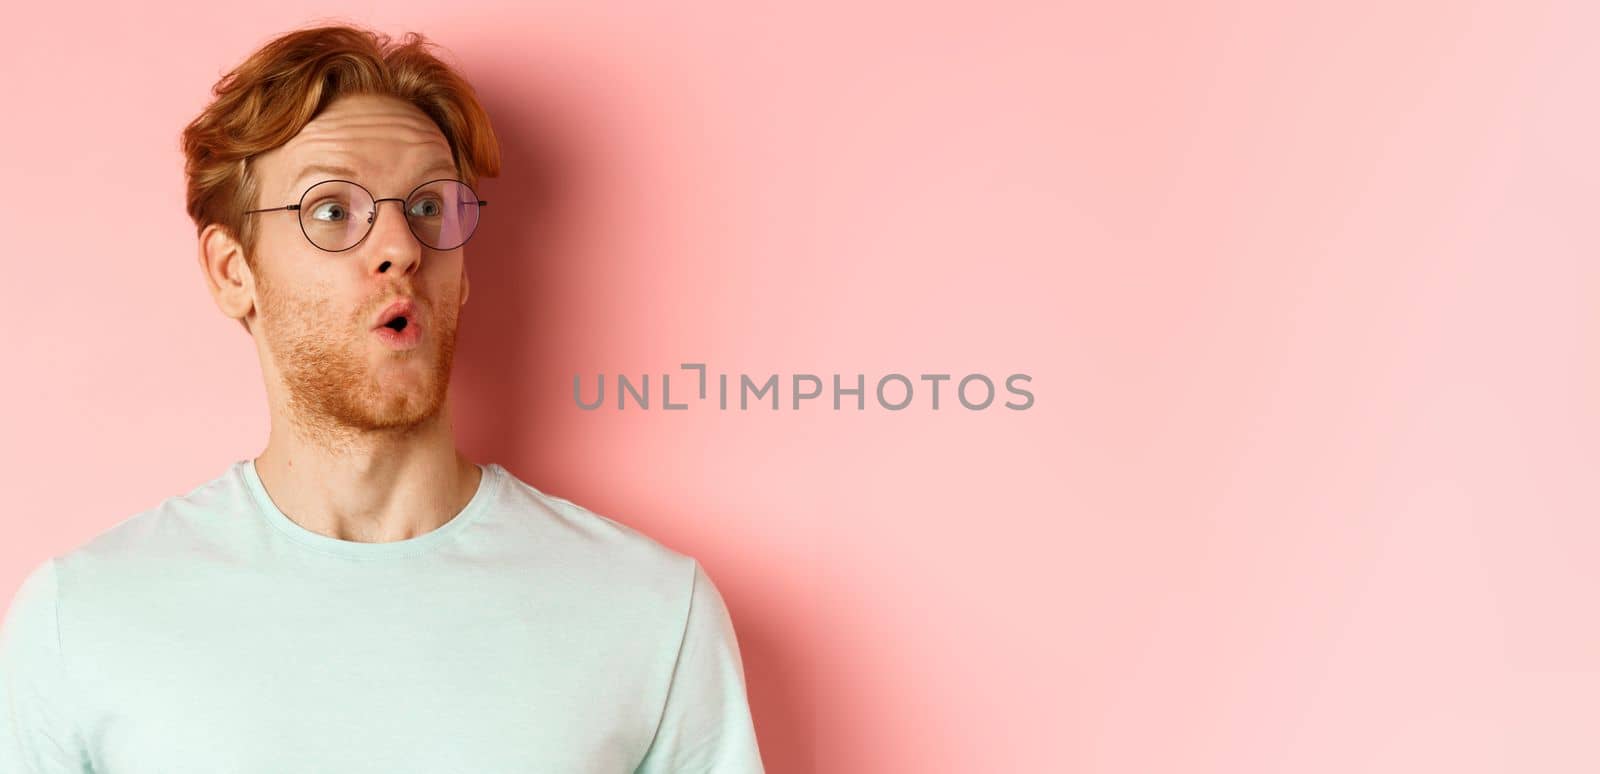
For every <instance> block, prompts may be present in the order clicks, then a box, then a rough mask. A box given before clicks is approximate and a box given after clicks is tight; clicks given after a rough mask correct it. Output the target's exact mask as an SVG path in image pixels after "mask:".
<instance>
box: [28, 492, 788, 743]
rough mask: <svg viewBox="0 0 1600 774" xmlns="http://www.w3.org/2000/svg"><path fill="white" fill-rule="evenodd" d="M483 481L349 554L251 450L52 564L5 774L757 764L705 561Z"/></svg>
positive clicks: (33, 613) (560, 504) (39, 598)
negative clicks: (298, 510)
mask: <svg viewBox="0 0 1600 774" xmlns="http://www.w3.org/2000/svg"><path fill="white" fill-rule="evenodd" d="M481 467H482V470H483V477H482V481H481V483H480V484H479V486H478V490H477V492H476V493H475V494H474V495H473V497H472V499H471V501H470V502H468V504H467V505H466V507H465V508H463V509H462V510H461V512H460V513H458V514H456V516H455V517H453V518H452V519H451V520H450V521H448V522H446V523H445V524H444V525H443V526H440V527H438V528H436V529H434V530H432V531H430V532H427V533H424V534H422V535H419V536H417V537H414V538H410V539H407V540H400V541H395V542H388V543H359V542H353V541H346V540H339V539H336V538H331V537H328V536H326V535H321V534H318V533H316V532H312V531H310V530H308V529H305V528H304V527H301V526H300V525H298V524H296V523H295V522H294V521H292V520H290V519H289V518H288V517H287V516H285V515H284V514H283V513H282V512H281V511H279V510H278V508H277V507H276V506H275V505H274V504H273V502H272V499H271V498H270V497H269V495H268V494H267V491H266V490H265V489H264V488H263V487H262V485H261V480H260V478H258V477H257V475H256V470H255V464H254V462H253V461H252V460H243V461H239V462H235V463H233V464H232V465H231V466H229V468H228V469H227V471H226V472H225V473H224V474H223V475H221V476H219V477H217V478H216V479H214V480H212V481H209V482H207V483H205V484H202V485H200V486H198V487H196V488H195V489H193V490H192V491H190V492H189V493H188V494H185V495H182V496H174V497H170V498H167V499H166V500H164V501H162V502H161V503H160V504H159V505H157V506H156V507H154V508H152V509H150V510H147V511H144V512H142V513H139V514H136V515H134V516H131V517H128V518H126V519H124V520H123V521H121V522H118V523H117V524H115V525H114V526H112V527H110V528H108V529H106V530H105V531H104V532H102V533H100V534H99V535H97V536H95V537H94V538H93V539H92V540H90V541H89V542H87V543H86V544H84V545H83V546H81V547H79V548H77V549H74V550H72V551H70V552H68V553H65V554H62V555H60V556H55V557H52V558H50V559H47V560H45V561H44V562H43V563H41V564H40V565H38V566H37V567H36V568H35V569H34V570H33V571H32V572H31V573H30V574H29V575H28V576H27V578H26V580H25V581H24V582H23V584H22V586H21V587H20V588H19V589H18V590H17V592H16V594H15V596H14V598H13V601H12V604H11V607H10V609H9V610H8V611H7V613H6V616H5V619H4V623H3V627H0V772H4V773H5V774H45V773H47V772H48V773H49V774H57V773H63V774H64V773H65V772H74V774H77V773H80V772H100V773H102V774H190V773H193V774H200V773H201V772H204V774H310V773H312V772H317V773H319V774H320V773H324V772H325V773H327V774H367V773H368V772H371V773H372V774H377V773H378V772H382V773H383V774H401V773H406V772H416V773H417V774H423V773H426V774H513V772H515V773H517V774H522V773H531V772H539V773H540V774H555V773H557V772H560V773H562V774H566V773H569V772H570V773H572V774H602V773H605V774H611V773H615V772H621V773H627V772H640V773H644V774H653V773H661V772H697V773H698V772H707V773H714V774H750V773H759V772H762V764H761V759H760V755H759V753H758V750H757V745H756V738H755V732H754V728H753V725H752V723H751V718H750V711H749V707H748V704H747V701H746V693H745V677H744V669H743V666H742V663H741V661H740V656H739V646H738V642H737V640H736V639H735V636H734V630H733V625H732V622H731V620H730V619H729V616H728V611H727V608H726V607H725V605H724V603H723V599H722V597H721V595H720V594H719V593H718V591H717V588H716V587H715V586H714V585H713V584H712V582H711V579H710V578H709V577H708V576H707V575H706V572H705V570H704V569H703V568H702V567H701V566H700V564H699V562H698V561H697V560H695V559H694V558H692V557H690V556H687V555H684V554H680V553H677V552H675V551H673V550H671V549H668V548H666V547H664V546H663V545H661V544H660V543H657V542H656V541H654V540H652V539H650V538H648V537H646V536H644V535H643V534H641V533H639V532H637V531H635V530H633V529H631V528H629V527H627V526H625V525H623V524H620V523H618V522H615V521H612V520H610V519H608V518H605V517H602V516H599V515H596V514H594V513H592V512H590V511H588V510H585V509H584V508H582V507H579V506H577V505H574V504H573V503H571V502H569V501H567V500H564V499H561V498H559V497H555V496H553V495H548V494H545V493H543V492H540V491H539V490H537V489H535V488H533V487H532V486H530V485H529V484H527V483H524V482H523V481H522V480H520V479H518V478H517V477H515V476H513V475H512V474H511V473H510V472H509V471H507V470H506V469H505V468H503V467H501V466H500V465H497V464H494V463H490V464H487V465H483V466H481Z"/></svg>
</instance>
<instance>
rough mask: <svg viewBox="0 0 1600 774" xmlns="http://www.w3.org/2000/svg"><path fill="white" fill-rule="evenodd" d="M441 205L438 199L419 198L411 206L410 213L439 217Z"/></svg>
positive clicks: (424, 216) (426, 216)
mask: <svg viewBox="0 0 1600 774" xmlns="http://www.w3.org/2000/svg"><path fill="white" fill-rule="evenodd" d="M442 211H443V206H442V205H441V203H440V202H439V200H438V199H420V200H418V201H417V203H416V204H414V205H412V206H411V214H412V215H415V216H417V217H422V218H436V217H439V215H440V213H441V212H442Z"/></svg>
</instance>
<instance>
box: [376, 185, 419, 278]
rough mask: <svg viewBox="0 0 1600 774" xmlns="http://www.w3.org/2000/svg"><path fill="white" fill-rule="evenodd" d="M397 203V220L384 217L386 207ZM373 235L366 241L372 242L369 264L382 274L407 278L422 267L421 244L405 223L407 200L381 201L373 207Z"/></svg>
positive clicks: (408, 223)
mask: <svg viewBox="0 0 1600 774" xmlns="http://www.w3.org/2000/svg"><path fill="white" fill-rule="evenodd" d="M385 202H394V203H395V205H396V206H397V207H399V212H398V213H396V215H397V216H398V217H395V216H390V217H385V216H384V214H383V205H384V203H385ZM372 217H373V222H372V231H371V233H369V234H367V240H368V241H370V242H372V244H371V248H372V251H371V254H370V256H369V258H368V262H369V263H370V265H371V266H372V269H373V271H376V272H377V273H379V274H396V275H399V276H405V275H407V274H414V273H415V272H416V271H417V267H418V266H419V265H421V263H422V243H421V242H419V241H417V236H416V235H415V234H413V233H411V224H410V222H408V221H407V220H406V202H405V200H404V199H379V200H377V201H375V202H373V204H372Z"/></svg>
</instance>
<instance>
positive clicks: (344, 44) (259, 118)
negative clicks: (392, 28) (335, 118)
mask: <svg viewBox="0 0 1600 774" xmlns="http://www.w3.org/2000/svg"><path fill="white" fill-rule="evenodd" d="M432 49H433V43H432V42H430V41H429V40H428V39H427V38H425V37H424V36H422V35H421V34H419V33H415V32H410V33H406V34H405V36H404V37H403V38H402V39H401V40H400V41H398V42H394V41H392V40H391V39H390V37H389V36H388V35H384V34H382V33H378V32H373V31H370V30H365V29H361V28H358V27H354V26H350V25H345V24H339V25H329V26H319V27H311V28H307V29H300V30H295V31H293V32H289V33H286V34H284V35H282V36H280V37H278V38H276V39H274V40H272V41H271V42H269V43H267V44H266V45H264V46H262V47H261V48H260V49H258V50H257V51H256V52H255V53H253V54H251V55H250V57H249V58H248V59H246V60H245V61H244V62H243V63H242V64H240V65H239V66H238V67H235V68H234V69H233V70H232V71H231V72H229V73H228V74H226V75H224V76H223V77H222V79H221V80H219V81H217V83H216V85H215V86H213V87H212V90H211V93H212V94H213V95H214V97H215V99H214V100H213V101H212V102H211V104H210V105H208V106H207V107H206V109H205V110H204V111H203V112H201V113H200V115H199V116H197V117H196V118H195V119H194V120H193V121H191V122H190V123H189V125H188V126H187V127H185V128H184V130H183V137H182V147H183V155H184V174H185V176H186V177H187V179H188V186H187V190H186V192H185V196H186V205H187V207H188V210H189V217H190V218H192V219H193V220H194V222H195V228H196V231H197V232H200V231H204V230H205V228H206V226H208V225H210V224H212V223H219V224H222V225H223V226H224V227H226V228H227V230H228V232H229V233H230V234H232V235H233V236H234V237H235V238H236V239H237V240H238V241H239V243H240V244H242V245H243V246H244V251H245V260H246V262H247V263H250V264H251V265H254V264H253V257H252V256H253V252H254V248H255V227H254V224H253V223H252V221H253V220H254V219H253V218H250V217H248V216H246V215H244V214H243V213H244V211H245V210H248V209H251V208H252V207H254V206H255V199H256V186H257V180H256V177H255V175H254V174H253V171H252V169H251V166H250V162H251V159H252V158H253V157H255V156H256V155H257V154H260V153H263V152H265V151H269V150H272V149H273V148H276V147H278V146H280V145H283V144H284V143H287V142H288V141H289V140H290V139H292V138H293V137H294V136H295V135H296V134H299V133H300V130H301V129H302V128H303V127H305V125H306V124H308V123H310V122H311V120H312V119H313V118H316V117H317V115H318V114H319V113H321V112H322V110H323V109H324V108H326V107H327V106H328V105H329V104H331V103H332V102H333V101H334V100H335V99H337V98H339V97H341V96H344V95H348V94H376V95H383V96H390V97H396V98H399V99H401V100H404V101H406V102H409V103H411V104H412V105H415V106H416V107H417V108H418V109H420V110H421V111H422V112H423V113H424V114H426V115H427V116H428V117H429V118H431V119H433V122H434V123H435V124H437V125H438V126H439V130H440V131H441V132H442V133H443V134H444V137H445V139H446V140H448V141H449V143H450V153H451V155H452V156H453V157H454V160H455V164H456V169H457V171H458V172H459V173H460V176H461V179H462V180H463V181H465V182H466V183H467V185H470V186H476V185H477V183H478V178H479V177H480V176H482V177H495V176H496V175H498V174H500V146H499V142H498V141H497V140H496V138H495V134H494V129H493V127H491V126H490V124H489V115H488V114H487V113H485V112H484V110H483V106H481V105H479V104H478V99H477V96H476V93H475V92H474V91H473V89H472V86H471V85H470V84H468V83H467V81H466V79H465V78H463V77H461V75H460V74H459V73H457V72H456V71H455V70H454V69H453V68H451V67H450V66H449V65H448V64H446V63H445V62H443V61H441V60H440V59H439V58H438V57H437V56H435V55H434V53H433V51H432Z"/></svg>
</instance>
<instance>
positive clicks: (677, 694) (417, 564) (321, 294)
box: [0, 26, 762, 774]
mask: <svg viewBox="0 0 1600 774" xmlns="http://www.w3.org/2000/svg"><path fill="white" fill-rule="evenodd" d="M428 46H429V44H428V43H427V41H426V40H425V39H423V38H421V37H420V36H415V35H412V36H407V37H406V39H405V40H404V41H402V42H400V43H398V44H391V41H390V40H389V38H387V37H385V36H380V35H376V34H373V33H369V32H367V31H363V30H360V29H357V28H352V27H346V26H332V27H319V28H313V29H306V30H300V31H297V32H293V33H290V34H288V35H285V36H283V37H281V38H279V39H277V40H275V41H273V42H271V43H269V44H268V45H267V46H265V47H263V48H262V49H261V50H260V51H258V52H256V53H255V54H254V55H253V56H252V57H251V58H250V59H248V60H247V61H246V62H244V63H243V64H242V65H240V66H239V67H238V68H237V69H236V70H234V71H233V72H231V73H229V74H228V75H227V76H225V77H224V78H223V80H222V81H221V82H220V83H219V84H218V86H217V88H216V89H215V94H216V99H215V101H214V102H213V104H212V105H211V106H209V107H208V108H207V109H206V111H205V112H203V113H202V115H201V116H200V117H198V118H196V119H195V120H194V122H193V123H191V124H190V125H189V126H188V127H187V129H186V130H185V132H184V138H183V141H184V144H183V147H184V150H185V152H186V154H187V160H188V165H187V172H188V175H189V190H188V206H189V211H190V214H191V215H192V216H193V217H194V220H195V222H196V225H197V227H198V229H199V241H200V245H199V251H198V253H199V259H200V260H199V262H200V267H201V269H202V270H203V272H204V275H205V277H206V280H207V282H208V283H209V286H210V289H211V292H212V295H213V296H214V298H215V301H216V304H217V306H218V307H219V308H220V309H221V310H222V311H223V313H224V314H226V315H227V316H229V317H232V318H235V319H237V320H239V321H240V322H241V323H242V324H243V325H244V327H245V329H246V330H247V331H249V333H250V334H251V336H252V338H253V339H254V341H255V345H256V349H257V351H258V353H259V356H260V361H261V367H262V372H263V375H264V378H265V380H266V387H267V395H268V398H269V409H270V412H271V419H272V424H271V435H270V437H269V439H268V442H267V444H266V448H265V450H264V451H263V452H262V453H261V454H260V456H258V457H256V458H254V459H253V460H241V461H238V462H235V463H233V464H231V465H230V466H229V467H228V468H227V470H226V471H225V472H224V473H223V474H222V475H220V476H219V477H217V478H215V479H213V480H211V481H209V482H207V483H205V484H202V485H200V486H198V487H196V488H195V489H193V490H192V491H190V492H189V493H187V494H185V495H182V496H177V497H172V498H168V499H167V500H165V501H163V502H162V503H160V504H159V505H157V506H155V507H154V508H153V509H151V510H148V511H145V512H142V513H139V514H137V515H134V516H131V517H129V518H126V519H124V520H123V521H121V522H118V523H117V524H115V525H113V526H112V527H110V528H109V529H107V530H105V531H104V532H102V533H101V534H99V535H97V536H96V537H95V538H94V539H92V540H91V541H89V542H88V543H86V544H85V545H83V546H81V547H79V548H77V549H76V550H73V551H71V552H69V553H66V554H63V555H60V556H56V557H52V558H50V559H48V560H46V561H44V562H43V563H42V564H41V565H39V566H38V567H37V568H36V569H35V570H33V572H32V573H31V574H30V575H29V576H28V577H27V579H26V580H25V581H24V583H23V585H22V587H21V588H20V589H19V590H18V591H17V593H16V595H15V597H14V599H13V602H12V605H11V607H10V609H9V611H8V612H7V614H6V618H5V622H4V628H3V630H0V713H3V715H0V718H3V724H0V772H4V773H5V774H44V773H45V772H49V773H51V774H54V773H56V772H89V771H93V772H110V773H111V774H134V773H136V772H163V773H164V774H177V773H178V772H208V773H212V772H229V773H230V774H268V773H269V772H270V773H271V774H286V773H288V772H339V774H360V773H362V772H374V773H376V772H384V773H385V774H393V773H394V772H427V773H428V774H443V773H444V772H452V773H454V772H461V773H463V774H466V773H470V774H496V773H500V772H504V773H506V774H509V773H510V772H595V773H597V774H598V773H599V772H633V771H637V772H717V773H719V774H746V773H747V772H761V771H762V764H761V761H760V757H759V754H758V750H757V745H756V739H755V734H754V731H753V726H752V722H751V718H750V714H749V709H748V706H747V702H746V696H745V682H744V672H743V667H742V664H741V661H740V655H739V648H738V643H737V640H736V639H735V636H734V631H733V627H732V624H731V622H730V620H729V618H728V613H727V609H726V607H725V606H724V603H723V600H722V597H721V596H720V594H719V593H718V591H717V589H716V587H715V586H714V585H713V584H712V582H711V580H710V578H709V577H707V575H706V573H705V570H704V569H703V568H702V567H701V566H700V565H699V564H698V562H697V561H696V560H695V559H693V558H692V557H689V556H687V555H683V554H679V553H676V552H674V551H672V550H669V549H667V548H665V547H664V546H662V545H660V544H658V543H656V542H655V541H653V540H651V539H650V538H648V537H645V536H644V535H642V534H640V533H638V532H635V531H634V530H632V529H630V528H628V527H626V526H624V525H622V524H619V523H617V522H615V521H612V520H610V519H607V518H605V517H602V516H599V515H596V514H594V513H591V512H589V511H587V510H585V509H583V508H581V507H579V506H577V505H575V504H573V503H571V502H569V501H567V500H564V499H561V498H559V497H556V496H553V495H548V494H545V493H543V492H541V491H539V490H537V489H535V488H534V487H532V486H531V485H529V484H527V483H525V482H523V481H521V480H520V479H518V478H516V477H515V476H513V475H512V474H511V473H510V472H509V471H507V470H506V469H504V468H502V467H501V466H499V465H496V464H493V463H489V464H484V465H479V464H476V463H473V462H471V461H469V460H468V459H467V458H466V457H464V456H463V455H462V453H461V452H460V451H458V450H457V449H456V447H455V443H454V440H453V438H452V433H451V422H450V411H449V404H448V402H447V401H446V399H445V397H446V387H447V384H448V382H449V376H450V367H451V358H452V353H453V349H454V340H455V333H456V320H457V315H458V311H459V308H460V306H461V305H462V304H464V303H466V301H467V298H468V289H469V283H468V280H467V274H468V272H467V265H466V261H465V255H464V250H463V247H462V246H463V245H464V244H465V243H466V241H467V240H468V239H469V238H470V237H471V236H472V233H473V232H474V231H475V229H476V226H477V222H478V219H479V217H480V215H481V214H482V213H484V212H492V210H489V209H488V208H487V207H485V206H484V205H486V204H487V203H486V202H485V201H483V200H481V199H479V195H478V193H476V191H475V190H474V189H473V187H472V186H473V185H474V184H475V183H476V181H477V178H478V176H480V175H483V176H494V175H495V174H497V173H498V168H499V155H498V154H499V152H498V146H497V144H496V141H495V138H494V134H493V131H492V129H491V128H490V126H489V122H488V118H487V116H486V114H485V113H484V111H483V109H482V108H481V107H480V106H479V104H478V102H477V101H476V98H475V97H474V96H473V93H472V90H471V88H470V86H468V85H467V84H466V82H465V81H463V80H461V79H460V77H459V76H458V75H456V74H455V73H454V72H452V71H451V70H450V68H449V67H447V66H446V65H444V64H443V63H441V62H440V61H439V60H438V59H437V58H435V57H434V56H433V55H432V54H431V53H429V51H428ZM485 257H491V258H492V256H485Z"/></svg>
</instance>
